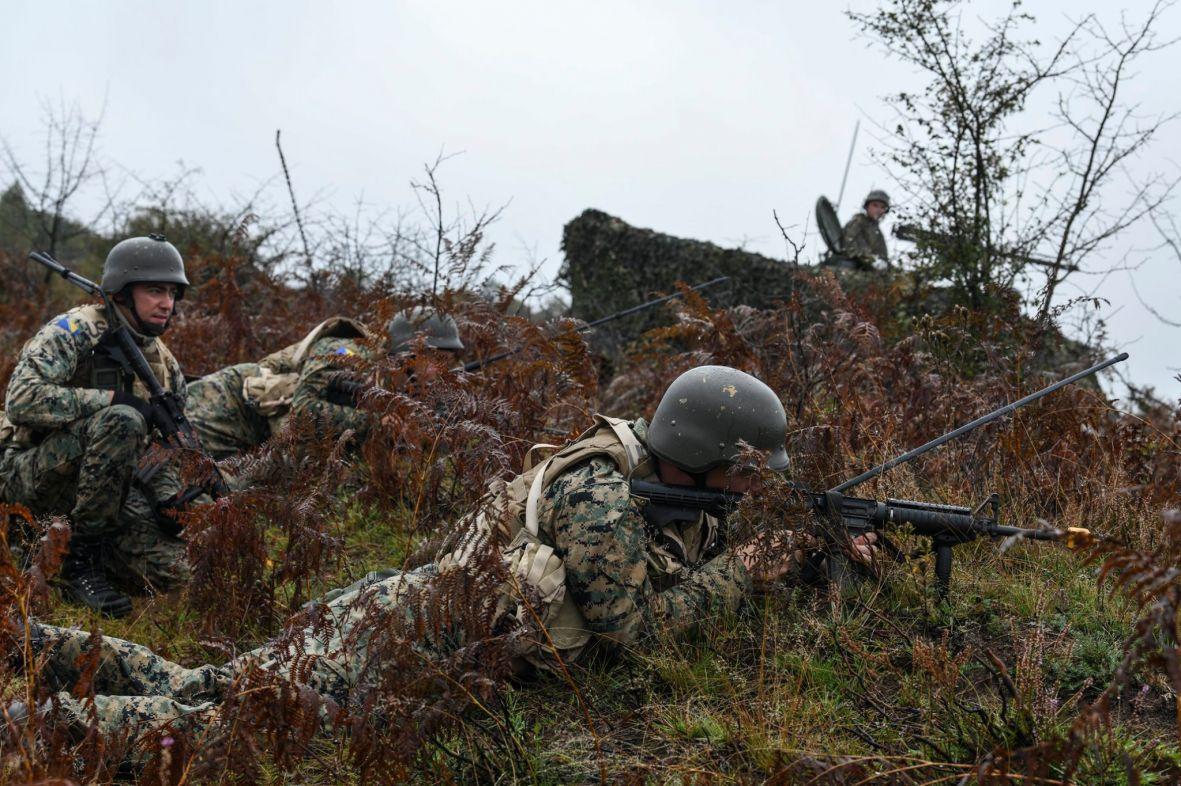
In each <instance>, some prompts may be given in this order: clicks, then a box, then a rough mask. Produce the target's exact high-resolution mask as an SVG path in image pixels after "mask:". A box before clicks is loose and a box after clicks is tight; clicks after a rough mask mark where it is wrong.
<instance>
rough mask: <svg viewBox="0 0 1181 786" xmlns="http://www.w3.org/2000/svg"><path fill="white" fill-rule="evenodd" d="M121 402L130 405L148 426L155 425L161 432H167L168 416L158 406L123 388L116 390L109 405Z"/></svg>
mask: <svg viewBox="0 0 1181 786" xmlns="http://www.w3.org/2000/svg"><path fill="white" fill-rule="evenodd" d="M119 404H122V405H124V406H127V407H131V408H132V409H134V410H135V411H136V412H138V413H139V414H141V415H143V416H144V422H145V423H147V424H148V428H153V427H155V428H156V429H159V431H160V433H161V434H167V433H168V418H167V417H166V416H165V414H164V413H163V412H161V411H160V408H159V407H156V406H153V405H152V403H151V402H148V401H144V400H143V399H142V398H140V397H139V396H137V395H135V394H134V393H128V392H126V391H123V390H116V391H115V396H114V397H113V398H112V399H111V406H112V407H113V406H117V405H119Z"/></svg>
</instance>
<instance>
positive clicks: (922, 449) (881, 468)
mask: <svg viewBox="0 0 1181 786" xmlns="http://www.w3.org/2000/svg"><path fill="white" fill-rule="evenodd" d="M1127 359H1128V353H1127V352H1121V353H1120V354H1118V355H1116V356H1115V357H1113V358H1108V359H1107V360H1105V361H1103V362H1102V363H1098V364H1096V365H1094V366H1091V367H1090V368H1088V369H1086V370H1084V371H1080V372H1078V373H1077V374H1072V375H1071V376H1069V377H1067V378H1066V379H1060V380H1058V381H1057V382H1055V383H1054V384H1052V385H1050V386H1049V387H1046V388H1042V389H1041V390H1039V391H1038V392H1036V393H1031V394H1029V395H1028V396H1026V397H1025V398H1023V399H1019V400H1017V401H1014V402H1012V403H1010V404H1006V405H1005V406H1003V407H1001V408H1000V409H998V410H995V411H993V412H990V413H988V414H987V415H984V416H982V417H978V418H976V419H975V420H973V421H972V422H971V423H965V424H964V425H962V426H960V427H959V428H957V429H955V430H954V431H949V432H948V433H946V434H944V435H943V436H941V437H936V438H935V439H933V440H931V441H930V442H928V443H926V444H925V445H920V446H919V447H917V448H915V449H914V450H910V451H907V452H906V453H903V454H902V455H901V456H896V457H894V458H892V459H890V460H889V461H887V462H885V463H884V464H879V465H878V466H876V467H874V468H873V469H870V470H866V471H865V472H862V473H861V474H860V475H858V476H857V477H855V478H852V479H850V480H846V481H845V482H844V483H842V484H841V485H839V486H837V487H835V488H833V489H832V491H836V492H844V491H846V490H847V489H851V488H853V487H854V486H858V485H860V484H862V483H864V482H865V481H867V480H870V479H872V478H876V477H877V476H878V475H880V474H882V473H883V472H885V471H886V470H888V469H892V468H893V467H896V466H898V465H899V464H905V463H906V462H908V461H911V460H913V459H916V458H918V457H919V456H921V455H923V454H924V453H926V452H927V451H929V450H934V449H935V448H937V447H939V446H940V445H942V444H944V443H946V442H949V441H951V440H953V439H955V438H956V437H959V436H962V435H964V434H967V433H968V432H969V431H972V430H973V429H976V428H979V427H980V426H983V425H984V424H986V423H991V422H992V421H994V420H996V419H998V418H1001V417H1004V416H1005V415H1007V414H1009V413H1010V412H1013V411H1015V410H1017V409H1020V408H1021V407H1023V406H1025V405H1026V404H1031V403H1033V402H1034V401H1037V400H1038V399H1039V398H1042V397H1043V396H1048V395H1050V394H1051V393H1053V392H1054V391H1056V390H1059V389H1060V388H1064V387H1066V386H1067V385H1069V384H1072V383H1074V382H1078V381H1079V380H1080V379H1083V378H1084V377H1089V376H1091V375H1092V374H1094V373H1096V372H1099V371H1102V370H1103V369H1105V368H1107V367H1108V366H1114V365H1115V364H1116V363H1121V362H1123V361H1125V360H1127Z"/></svg>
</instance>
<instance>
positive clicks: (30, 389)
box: [0, 306, 188, 589]
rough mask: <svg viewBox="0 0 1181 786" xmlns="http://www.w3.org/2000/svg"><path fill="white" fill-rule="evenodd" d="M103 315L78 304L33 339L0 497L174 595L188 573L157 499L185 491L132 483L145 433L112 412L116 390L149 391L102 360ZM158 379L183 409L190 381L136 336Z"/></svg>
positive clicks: (17, 373) (0, 444) (0, 442)
mask: <svg viewBox="0 0 1181 786" xmlns="http://www.w3.org/2000/svg"><path fill="white" fill-rule="evenodd" d="M106 327H107V315H106V312H105V309H103V308H101V307H98V306H81V307H79V308H75V309H73V310H71V311H68V312H67V313H65V314H62V315H60V316H58V317H55V318H54V319H53V320H51V321H50V322H49V324H47V325H46V326H45V327H43V328H42V329H41V330H40V331H38V333H37V334H36V335H35V336H34V337H33V338H32V339H30V340H29V341H28V342H27V343H26V344H25V346H24V348H23V349H22V350H21V354H20V359H19V360H18V361H17V364H16V368H15V369H14V370H13V373H12V377H11V379H10V380H9V383H8V393H7V398H6V404H5V410H6V412H5V419H4V420H3V421H2V423H3V426H4V428H3V431H4V434H5V436H4V437H3V438H2V439H0V451H2V452H0V499H3V500H5V501H7V502H10V503H19V504H22V505H26V506H28V507H29V509H30V510H32V511H33V513H35V514H37V515H69V517H70V522H71V525H72V527H73V529H74V532H75V533H76V534H78V535H80V536H84V537H89V538H92V539H99V540H101V541H102V543H103V549H104V559H105V561H106V562H107V563H108V565H109V568H110V570H111V572H112V573H113V575H119V576H124V577H127V578H129V579H130V580H131V581H132V582H133V583H136V584H139V585H143V586H147V587H151V588H155V589H168V588H170V587H172V586H175V585H176V584H178V583H181V582H183V581H184V580H185V579H186V578H187V576H188V571H187V567H186V565H185V561H184V542H183V541H181V540H179V539H178V538H175V537H172V536H169V535H166V534H165V533H163V532H162V531H161V530H160V528H159V525H158V524H157V523H156V517H155V514H154V511H153V504H152V501H153V500H154V501H159V500H164V499H167V498H168V497H170V496H173V495H174V494H176V493H177V492H178V491H179V490H180V480H179V478H178V477H177V474H176V472H175V471H174V470H173V469H171V468H167V469H165V470H163V471H160V472H158V473H156V474H155V475H154V476H153V477H152V479H151V480H150V481H149V483H148V487H147V488H141V487H140V486H139V485H138V484H137V485H134V486H133V485H132V484H131V475H132V472H133V471H134V469H135V467H136V465H137V464H138V463H139V460H140V457H141V455H142V453H143V451H144V448H145V447H146V445H147V442H148V432H149V426H148V425H147V423H146V422H145V420H144V418H143V416H142V415H141V414H140V413H139V412H137V411H136V410H135V409H134V408H132V407H129V406H124V405H118V406H111V403H110V402H111V391H113V390H123V391H127V392H130V393H133V394H135V395H137V396H139V397H140V398H143V399H147V398H148V397H149V394H148V391H147V390H146V389H145V388H144V386H143V383H142V382H140V381H139V380H138V379H136V378H135V377H134V376H132V375H130V374H128V373H127V372H125V371H123V370H122V369H121V368H119V367H118V366H117V365H116V364H115V362H114V361H113V360H111V359H110V357H109V356H108V355H107V354H106V353H105V351H104V349H105V341H104V340H103V335H104V332H105V331H106ZM132 335H133V336H134V337H135V340H136V341H137V343H138V344H139V345H140V347H141V349H142V350H143V353H144V357H145V358H146V359H147V361H148V363H149V364H150V365H151V366H152V370H153V371H154V372H155V374H156V377H157V379H159V380H160V383H161V384H162V385H163V386H164V387H165V388H167V389H168V390H170V391H172V392H175V393H176V394H177V395H178V396H179V397H180V398H181V401H182V402H183V400H184V391H185V383H184V375H183V374H182V373H181V370H180V366H179V365H178V364H177V362H176V360H175V359H174V358H173V357H172V355H171V353H169V352H168V350H167V348H166V347H165V346H164V344H163V342H161V341H160V339H158V338H151V337H147V336H143V335H140V334H138V333H135V332H134V331H132Z"/></svg>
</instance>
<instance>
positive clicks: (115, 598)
mask: <svg viewBox="0 0 1181 786" xmlns="http://www.w3.org/2000/svg"><path fill="white" fill-rule="evenodd" d="M61 579H62V592H63V594H64V595H65V596H66V598H67V599H70V600H74V601H77V602H78V603H81V604H82V605H83V606H87V607H89V608H92V609H94V610H95V611H97V612H98V613H100V614H102V615H104V616H107V617H126V616H127V615H128V614H130V613H131V599H130V598H128V597H127V596H126V595H124V594H123V593H122V592H119V591H118V590H117V589H115V588H114V587H112V586H111V583H110V582H109V581H107V575H106V573H104V572H103V566H102V546H101V544H99V543H96V542H93V541H80V540H78V539H77V538H74V539H73V540H72V541H71V542H70V554H69V556H68V557H66V561H65V562H64V563H63V564H62V573H61Z"/></svg>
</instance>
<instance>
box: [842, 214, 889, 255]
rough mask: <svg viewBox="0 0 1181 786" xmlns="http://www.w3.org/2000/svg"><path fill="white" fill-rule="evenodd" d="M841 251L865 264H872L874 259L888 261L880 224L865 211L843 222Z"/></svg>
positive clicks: (887, 252)
mask: <svg viewBox="0 0 1181 786" xmlns="http://www.w3.org/2000/svg"><path fill="white" fill-rule="evenodd" d="M841 252H842V253H843V254H844V255H845V256H846V257H848V258H849V259H852V260H855V261H858V262H862V263H864V264H865V265H866V266H869V265H871V264H873V261H874V260H875V259H881V260H883V261H885V262H887V263H888V262H889V261H890V252H889V251H888V250H887V248H886V238H885V236H884V235H882V228H881V226H879V225H878V222H877V221H874V220H873V219H872V218H870V217H869V216H868V215H866V214H865V213H858V214H857V215H855V216H853V218H851V219H849V223H847V224H845V228H844V231H842V233H841Z"/></svg>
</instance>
